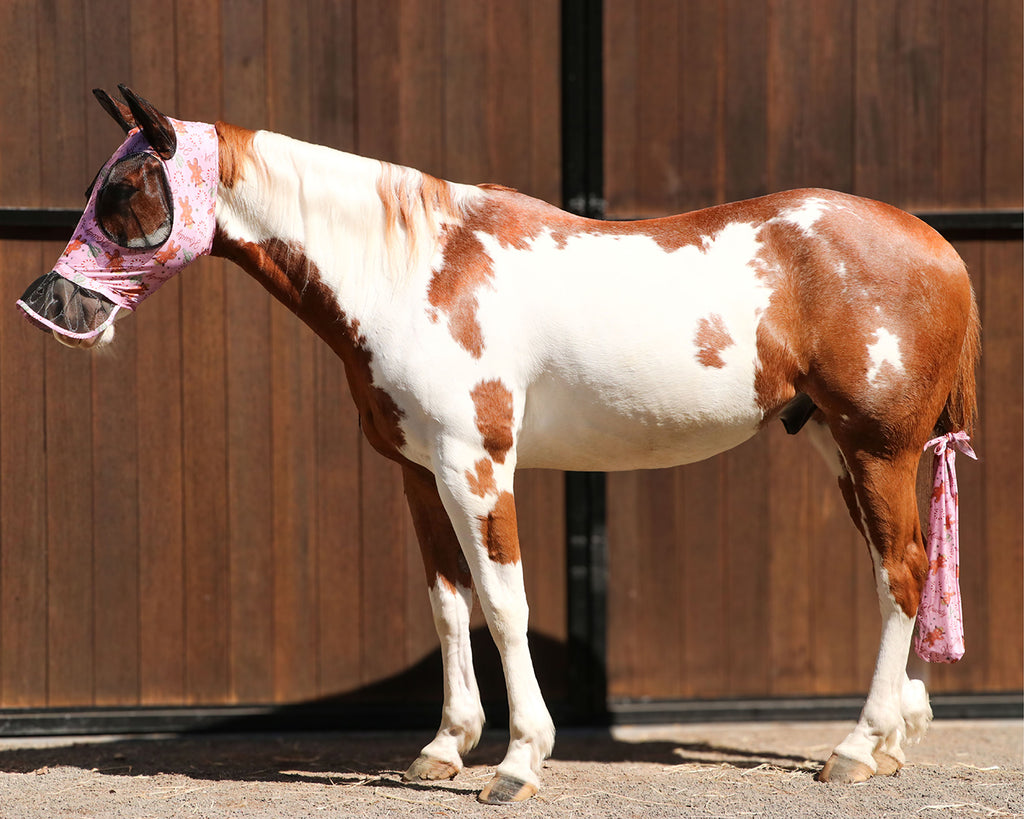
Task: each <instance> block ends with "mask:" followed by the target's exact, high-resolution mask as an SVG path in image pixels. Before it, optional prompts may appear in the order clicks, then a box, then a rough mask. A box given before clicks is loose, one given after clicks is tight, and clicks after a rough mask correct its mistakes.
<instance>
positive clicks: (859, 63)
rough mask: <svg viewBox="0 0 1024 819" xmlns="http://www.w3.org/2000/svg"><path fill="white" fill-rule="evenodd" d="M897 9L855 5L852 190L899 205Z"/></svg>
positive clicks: (875, 0) (879, 0)
mask: <svg viewBox="0 0 1024 819" xmlns="http://www.w3.org/2000/svg"><path fill="white" fill-rule="evenodd" d="M897 11H898V4H894V3H891V2H888V0H864V1H863V2H859V3H857V5H856V12H855V16H856V35H855V36H856V51H857V54H856V69H855V70H856V76H857V89H856V99H855V103H854V104H855V128H856V131H855V146H856V152H855V157H854V188H855V192H856V193H858V194H860V195H861V196H868V197H871V198H873V199H881V200H882V201H886V202H899V201H900V197H899V194H900V190H899V182H898V180H899V178H900V170H899V156H898V151H897V146H898V144H899V132H898V129H897V124H898V123H899V121H900V116H898V115H897V114H895V113H894V112H899V110H900V99H899V96H898V93H897V90H898V83H896V82H893V78H894V77H896V76H898V74H899V64H898V57H897V54H898V36H899V22H898V16H897Z"/></svg>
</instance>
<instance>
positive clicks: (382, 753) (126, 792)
mask: <svg viewBox="0 0 1024 819" xmlns="http://www.w3.org/2000/svg"><path fill="white" fill-rule="evenodd" d="M850 727H851V725H850V724H847V723H835V722H825V723H738V724H715V725H685V726H658V727H644V728H619V729H615V730H614V732H612V733H609V732H597V731H569V730H567V731H563V732H562V733H561V734H560V735H559V740H558V744H557V745H556V749H555V758H553V759H552V760H550V761H549V762H548V764H547V766H546V768H545V770H544V775H543V784H544V787H543V789H542V790H541V792H540V794H538V796H537V797H535V798H534V799H532V800H531V801H529V802H527V803H524V804H522V805H518V806H512V807H498V808H495V807H488V806H485V805H480V804H479V803H478V802H477V801H476V799H475V795H476V792H477V791H478V790H479V789H480V788H481V787H482V786H483V785H484V783H486V782H487V780H488V779H489V778H490V776H491V774H492V773H493V766H494V765H495V764H496V763H497V762H498V761H499V760H500V758H501V755H502V752H503V750H504V742H505V741H507V739H506V738H503V737H502V736H501V734H500V732H495V731H490V732H489V733H488V734H487V735H486V737H485V741H484V742H483V743H482V745H481V747H480V748H479V749H477V751H475V752H474V753H473V754H472V755H471V756H470V758H469V759H468V760H467V763H468V765H467V768H466V770H464V771H463V772H462V773H461V774H460V775H459V776H458V777H457V778H456V779H455V780H453V781H452V782H444V783H439V784H435V785H430V786H409V785H403V784H402V783H401V781H400V780H401V773H402V771H403V770H404V768H405V767H406V765H407V764H408V763H409V762H410V761H411V760H412V759H413V758H414V757H415V755H416V753H417V751H418V749H419V747H420V746H421V745H422V744H424V743H425V742H426V741H428V740H429V737H428V736H426V735H425V734H412V733H386V734H385V733H378V734H352V733H338V734H278V735H272V736H271V735H192V736H160V737H103V738H49V739H24V740H17V739H14V740H12V739H8V740H2V741H0V816H2V817H3V819H63V818H64V817H76V818H81V817H97V819H98V818H99V817H131V819H142V818H143V817H160V818H161V819H162V818H163V817H174V819H180V817H192V816H200V817H205V818H206V819H219V818H220V817H246V818H247V819H263V818H264V817H267V819H269V818H270V817H274V819H280V818H281V817H321V816H322V817H336V816H360V817H369V819H377V817H402V816H417V817H419V816H449V815H456V814H457V815H459V816H468V817H474V816H486V817H494V816H500V815H515V816H517V817H524V819H525V817H531V819H532V817H555V816H557V817H576V816H587V817H588V818H589V819H597V818H598V817H616V819H618V818H619V817H629V816H638V817H680V816H685V817H689V816H695V817H746V816H757V817H778V818H779V819H783V818H785V819H790V817H794V816H814V817H835V819H840V817H842V819H846V818H847V817H865V819H867V818H868V817H870V819H878V817H895V816H906V817H921V819H933V818H934V819H938V818H939V817H1004V816H1022V815H1024V771H1022V767H1024V766H1022V757H1024V725H1022V723H1021V722H1019V721H971V722H967V721H944V722H937V723H935V724H934V725H933V726H932V730H931V732H930V733H929V735H928V737H927V738H926V739H925V741H924V742H923V743H922V744H921V745H918V746H916V747H914V748H912V749H911V751H910V754H909V757H910V758H909V761H908V764H907V766H906V767H905V768H904V769H903V771H902V772H901V773H900V774H899V775H898V776H896V777H891V778H886V779H878V778H876V779H873V780H871V781H870V782H867V783H865V784H863V785H857V786H852V787H849V786H838V785H822V784H820V783H818V782H815V781H814V779H813V775H814V772H815V771H816V770H817V769H818V767H820V764H821V762H822V761H823V760H824V759H825V758H826V757H827V756H828V754H829V752H830V750H831V748H832V746H833V745H834V744H835V743H836V742H837V741H838V740H840V739H841V738H842V737H843V736H844V735H845V733H846V732H847V731H848V730H849V729H850Z"/></svg>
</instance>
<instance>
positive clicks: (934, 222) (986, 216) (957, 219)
mask: <svg viewBox="0 0 1024 819" xmlns="http://www.w3.org/2000/svg"><path fill="white" fill-rule="evenodd" d="M915 215H916V216H917V217H918V218H919V219H921V220H922V221H924V222H926V223H928V224H929V225H931V226H932V227H933V228H935V229H936V230H937V231H938V232H939V233H941V234H942V235H943V236H945V237H946V238H947V239H951V240H957V239H960V240H969V239H992V240H996V239H1003V240H1006V239H1011V240H1012V239H1024V210H949V211H922V212H919V213H916V214H915ZM81 216H82V212H81V211H80V210H74V209H72V208H0V239H6V240H11V239H15V240H17V239H20V240H24V241H64V240H67V239H69V238H70V234H71V231H73V230H74V229H75V226H76V225H77V224H78V220H79V219H80V218H81Z"/></svg>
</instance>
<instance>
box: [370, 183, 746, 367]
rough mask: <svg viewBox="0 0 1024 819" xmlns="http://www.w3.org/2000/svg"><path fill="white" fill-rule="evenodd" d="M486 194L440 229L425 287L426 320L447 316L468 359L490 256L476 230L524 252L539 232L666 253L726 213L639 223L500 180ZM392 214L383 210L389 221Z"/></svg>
mask: <svg viewBox="0 0 1024 819" xmlns="http://www.w3.org/2000/svg"><path fill="white" fill-rule="evenodd" d="M478 187H479V188H480V189H481V190H484V191H486V192H487V193H488V196H487V198H486V199H485V200H484V201H483V203H481V204H479V205H477V206H476V207H475V208H474V209H473V210H472V211H470V212H469V213H467V214H466V215H465V216H464V217H463V219H462V220H461V222H460V223H459V224H451V225H447V226H445V228H444V229H443V231H442V246H443V247H442V250H443V259H442V263H441V266H440V267H439V268H438V269H436V270H434V272H433V276H432V277H431V280H430V284H429V285H428V288H427V301H428V302H429V304H430V307H429V308H428V315H429V316H430V319H431V321H439V320H440V317H441V314H444V315H446V316H447V317H448V330H449V332H450V333H451V336H452V338H453V339H454V340H455V342H456V343H457V344H458V345H459V346H460V347H462V348H463V349H464V350H466V351H467V352H468V353H469V354H470V355H472V356H473V357H474V358H480V356H481V355H482V354H483V349H484V339H483V329H482V328H481V326H480V322H479V320H478V318H477V310H478V309H479V299H478V293H479V291H480V289H481V288H482V287H485V286H488V285H490V283H491V281H492V280H493V278H494V269H493V260H492V259H491V258H490V256H488V255H487V251H486V249H485V248H484V245H483V242H481V240H480V235H481V234H484V235H487V236H492V237H493V238H494V239H495V241H496V242H497V243H498V245H499V246H500V247H502V248H504V249H511V250H521V251H528V250H530V248H531V247H532V246H533V243H534V242H535V241H536V240H537V239H538V238H540V236H541V235H542V234H544V233H547V234H548V235H549V237H550V241H551V242H552V243H553V244H554V246H555V247H556V248H558V249H562V248H564V247H565V246H566V244H567V242H568V241H569V240H570V239H571V238H573V237H577V236H584V235H592V236H622V237H626V236H641V237H646V238H649V239H651V240H653V241H654V242H655V243H657V244H658V246H659V247H661V248H662V249H663V250H665V251H666V252H671V251H673V250H678V249H679V248H681V247H686V246H689V245H700V244H701V243H702V242H703V241H704V239H705V238H707V236H708V235H709V231H712V232H713V228H714V226H715V225H719V226H724V225H725V224H727V222H728V218H727V215H725V214H719V215H718V218H717V219H712V220H711V224H710V225H708V224H704V223H703V222H701V221H698V222H691V221H688V220H687V219H686V218H684V217H669V218H665V219H650V220H643V221H639V222H604V221H598V220H594V219H583V218H581V217H579V216H574V215H572V214H570V213H566V212H565V211H562V210H559V209H558V208H556V207H554V206H553V205H549V204H547V203H546V202H542V201H540V200H537V199H533V198H531V197H529V196H524V195H522V194H520V193H517V192H516V191H513V190H511V189H508V188H504V187H502V186H500V185H480V186H478ZM397 218H398V213H397V211H396V212H395V214H394V215H389V216H388V219H389V223H390V221H392V220H397Z"/></svg>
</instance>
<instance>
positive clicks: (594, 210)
mask: <svg viewBox="0 0 1024 819" xmlns="http://www.w3.org/2000/svg"><path fill="white" fill-rule="evenodd" d="M602 15H603V4H602V3H601V2H600V0H562V200H563V206H564V207H565V208H566V210H569V211H571V212H573V213H577V214H579V215H581V216H587V217H590V218H593V219H602V218H604V196H603V190H604V185H603V171H604V168H603V162H604V155H603V144H602V136H603V113H602V111H603V108H602V106H603V85H602V77H603V65H602V35H601V23H602ZM605 484H606V481H605V475H604V473H603V472H569V473H566V476H565V504H566V514H565V519H566V543H567V550H566V562H567V567H566V568H567V578H568V580H567V582H568V589H567V595H568V630H569V692H570V693H569V699H570V702H569V705H570V709H569V713H570V716H571V717H572V718H574V719H575V720H577V721H579V722H585V723H590V724H594V723H598V722H606V721H607V719H608V685H607V649H606V646H607V621H606V599H607V588H608V537H607V530H606V523H605V491H606V490H605Z"/></svg>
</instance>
